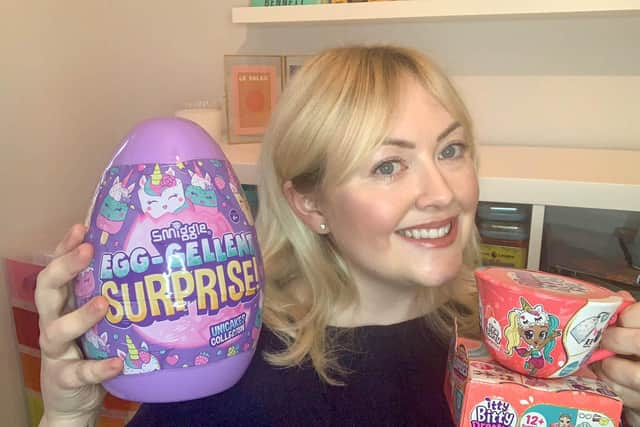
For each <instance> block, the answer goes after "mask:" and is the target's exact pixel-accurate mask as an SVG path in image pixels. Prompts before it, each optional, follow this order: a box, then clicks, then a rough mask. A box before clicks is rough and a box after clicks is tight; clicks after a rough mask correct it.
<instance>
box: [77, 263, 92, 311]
mask: <svg viewBox="0 0 640 427" xmlns="http://www.w3.org/2000/svg"><path fill="white" fill-rule="evenodd" d="M95 289H96V281H95V277H94V275H93V268H91V267H88V268H86V269H84V270H83V271H81V272H80V274H78V277H77V278H76V283H75V285H74V292H75V296H76V298H77V303H78V304H84V303H85V302H87V301H89V300H90V299H91V297H93V292H94V291H95Z"/></svg>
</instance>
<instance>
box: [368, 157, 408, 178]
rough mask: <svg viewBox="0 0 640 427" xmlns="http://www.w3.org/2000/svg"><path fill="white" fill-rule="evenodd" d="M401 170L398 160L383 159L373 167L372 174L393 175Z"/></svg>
mask: <svg viewBox="0 0 640 427" xmlns="http://www.w3.org/2000/svg"><path fill="white" fill-rule="evenodd" d="M401 170H402V164H401V163H400V161H399V160H385V161H384V162H382V163H380V164H379V165H378V166H376V167H375V169H374V170H373V172H374V174H376V175H381V176H393V175H395V174H397V173H398V172H400V171H401Z"/></svg>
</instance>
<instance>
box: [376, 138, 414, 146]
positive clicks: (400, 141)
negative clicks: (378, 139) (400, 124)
mask: <svg viewBox="0 0 640 427" xmlns="http://www.w3.org/2000/svg"><path fill="white" fill-rule="evenodd" d="M382 145H394V146H396V147H400V148H416V144H414V143H413V142H410V141H407V140H406V139H398V138H388V139H386V140H385V141H384V142H383V143H382Z"/></svg>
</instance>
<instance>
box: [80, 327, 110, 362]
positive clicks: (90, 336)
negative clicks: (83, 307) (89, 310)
mask: <svg viewBox="0 0 640 427" xmlns="http://www.w3.org/2000/svg"><path fill="white" fill-rule="evenodd" d="M84 337H85V339H86V340H85V341H84V343H83V344H84V346H83V348H84V351H85V353H86V354H87V356H88V357H90V358H91V359H106V358H107V357H109V343H108V342H109V334H107V333H106V332H103V333H101V334H100V335H98V332H97V330H96V329H95V326H94V327H93V328H91V329H89V330H88V331H87V333H86V334H85V336H84Z"/></svg>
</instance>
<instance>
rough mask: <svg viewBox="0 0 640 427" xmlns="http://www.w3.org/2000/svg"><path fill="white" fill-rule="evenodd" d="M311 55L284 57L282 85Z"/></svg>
mask: <svg viewBox="0 0 640 427" xmlns="http://www.w3.org/2000/svg"><path fill="white" fill-rule="evenodd" d="M311 56H312V55H287V56H285V57H284V84H287V82H288V81H289V79H291V77H293V75H294V74H295V73H296V71H298V69H299V68H300V67H302V65H303V64H304V63H305V61H306V60H308V59H309V58H311Z"/></svg>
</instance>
